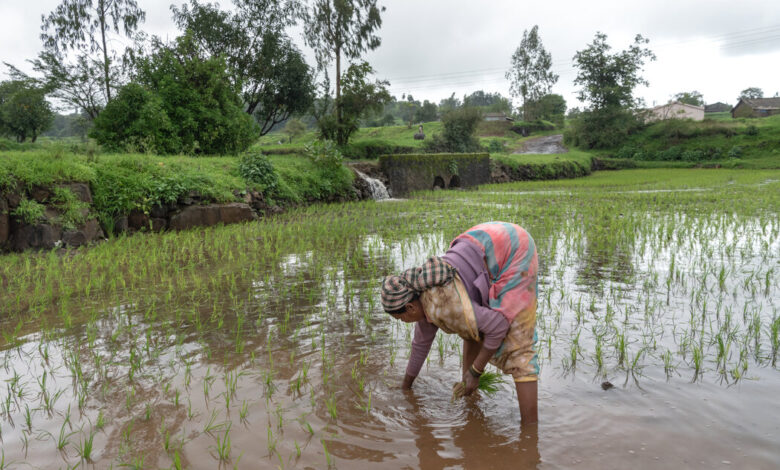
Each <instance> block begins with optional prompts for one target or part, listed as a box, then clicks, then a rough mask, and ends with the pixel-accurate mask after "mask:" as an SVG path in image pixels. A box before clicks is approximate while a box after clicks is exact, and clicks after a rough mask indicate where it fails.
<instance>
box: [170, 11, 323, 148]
mask: <svg viewBox="0 0 780 470" xmlns="http://www.w3.org/2000/svg"><path fill="white" fill-rule="evenodd" d="M233 4H234V5H235V7H236V8H235V11H233V12H229V11H223V10H220V9H219V7H218V5H216V4H208V3H207V4H201V3H198V2H197V0H191V1H190V5H189V6H188V5H183V6H182V7H181V8H176V7H172V10H173V16H174V20H175V21H176V23H177V24H178V25H179V27H180V28H182V29H184V30H185V31H186V32H187V33H188V34H189V35H191V36H192V37H193V38H194V39H195V44H196V45H197V47H198V48H199V49H200V53H201V54H203V55H206V56H210V57H220V56H221V57H223V58H224V59H225V61H226V63H227V65H228V67H229V68H230V73H229V74H228V78H229V80H230V82H231V83H232V84H233V86H234V87H235V88H236V89H240V90H241V98H242V100H243V102H244V106H245V110H246V112H247V113H248V114H250V115H253V116H255V118H256V119H257V122H258V123H259V124H260V135H264V134H266V133H268V132H270V131H271V129H273V128H274V126H275V125H276V124H279V123H282V122H284V121H286V120H287V119H289V118H290V116H292V115H296V114H302V113H304V112H305V111H307V110H308V108H309V107H310V106H311V105H312V100H313V99H314V85H313V75H312V70H311V68H310V67H309V66H308V65H307V64H306V61H305V60H304V58H303V55H302V54H301V52H300V51H299V50H298V49H297V48H296V47H295V46H294V45H293V43H292V41H291V40H290V38H289V37H288V36H287V35H286V34H285V32H284V30H285V27H287V26H289V25H290V24H292V23H293V21H294V18H295V14H296V11H297V7H296V3H293V2H279V1H276V0H233Z"/></svg>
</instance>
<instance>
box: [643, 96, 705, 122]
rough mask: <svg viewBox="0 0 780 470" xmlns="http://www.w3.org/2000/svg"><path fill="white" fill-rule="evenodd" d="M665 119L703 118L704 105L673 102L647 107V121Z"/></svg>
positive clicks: (699, 119) (696, 119)
mask: <svg viewBox="0 0 780 470" xmlns="http://www.w3.org/2000/svg"><path fill="white" fill-rule="evenodd" d="M666 119H693V120H694V121H703V120H704V106H694V105H692V104H685V103H680V102H679V101H675V102H674V103H667V104H662V105H661V106H656V107H655V108H652V109H649V110H648V113H647V120H648V121H649V122H654V121H663V120H666Z"/></svg>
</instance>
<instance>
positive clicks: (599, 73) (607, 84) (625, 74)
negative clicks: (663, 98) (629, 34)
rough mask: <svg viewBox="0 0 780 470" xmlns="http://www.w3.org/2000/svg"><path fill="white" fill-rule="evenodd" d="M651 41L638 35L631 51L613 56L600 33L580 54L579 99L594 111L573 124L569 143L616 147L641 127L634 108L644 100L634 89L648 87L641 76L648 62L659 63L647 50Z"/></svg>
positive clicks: (569, 131) (575, 61) (587, 146)
mask: <svg viewBox="0 0 780 470" xmlns="http://www.w3.org/2000/svg"><path fill="white" fill-rule="evenodd" d="M648 42H649V41H648V40H647V39H645V38H643V37H642V36H641V35H637V36H636V37H635V38H634V43H633V44H632V45H631V46H630V47H629V48H628V49H627V50H624V51H620V52H616V53H611V52H610V49H611V47H610V46H609V44H607V36H606V35H605V34H603V33H601V32H599V33H596V37H595V39H594V40H593V42H592V43H591V44H589V45H588V46H587V47H586V48H585V49H583V50H581V51H577V53H576V54H575V55H574V65H575V66H576V67H577V68H578V69H579V70H578V72H577V77H576V78H575V80H574V84H575V85H580V87H581V88H580V90H579V91H578V94H577V98H578V99H579V100H580V101H583V102H587V103H588V104H589V105H590V108H589V109H587V110H586V111H585V112H582V113H581V114H580V115H579V118H578V119H577V120H576V121H575V122H573V124H572V126H571V128H570V129H569V130H568V132H567V133H566V135H565V137H566V140H567V142H569V143H570V144H574V145H578V146H581V147H586V148H611V147H616V146H619V145H621V144H622V143H623V142H624V141H625V139H626V137H627V136H628V135H629V134H630V133H632V132H633V131H634V130H635V129H636V128H637V127H638V126H639V124H640V123H639V121H638V120H637V118H636V115H635V113H634V112H633V109H635V108H636V107H637V106H638V105H639V103H640V100H638V99H636V98H635V97H634V89H635V88H636V87H637V86H638V85H640V84H645V85H647V84H648V82H647V80H645V79H644V78H642V76H641V71H642V68H643V67H644V63H645V61H646V60H655V55H654V54H653V52H652V51H651V50H650V49H648V48H646V47H645V45H646V44H647V43H648Z"/></svg>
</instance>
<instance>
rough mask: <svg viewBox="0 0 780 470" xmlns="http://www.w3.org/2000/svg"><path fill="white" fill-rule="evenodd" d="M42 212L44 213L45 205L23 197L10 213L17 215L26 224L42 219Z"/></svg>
mask: <svg viewBox="0 0 780 470" xmlns="http://www.w3.org/2000/svg"><path fill="white" fill-rule="evenodd" d="M44 214H46V206H44V205H43V204H40V203H39V202H37V201H35V200H33V199H27V198H23V199H22V200H21V201H20V202H19V207H17V208H16V209H14V210H13V211H11V215H13V216H15V217H18V218H19V219H20V220H22V221H23V222H24V223H26V224H34V223H37V222H39V221H41V220H43V218H44Z"/></svg>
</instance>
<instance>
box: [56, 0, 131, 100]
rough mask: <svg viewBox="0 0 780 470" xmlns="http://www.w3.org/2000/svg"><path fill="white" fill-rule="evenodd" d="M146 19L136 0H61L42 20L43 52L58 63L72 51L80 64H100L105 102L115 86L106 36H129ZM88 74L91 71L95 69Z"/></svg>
mask: <svg viewBox="0 0 780 470" xmlns="http://www.w3.org/2000/svg"><path fill="white" fill-rule="evenodd" d="M145 19H146V13H145V12H144V11H143V10H141V9H140V8H138V4H137V3H136V1H135V0H62V3H60V4H59V6H57V8H55V9H54V11H52V12H51V13H50V14H49V15H48V16H46V17H44V18H43V23H42V24H41V39H42V40H43V43H44V47H45V49H46V51H48V52H50V53H54V55H55V56H57V57H58V59H59V60H60V61H61V60H62V57H63V56H62V55H61V53H64V52H67V51H74V52H77V53H78V55H79V57H80V59H79V60H92V61H94V62H99V63H100V68H101V69H102V70H101V73H102V77H101V80H100V81H101V82H102V83H101V84H102V86H103V89H104V91H105V101H106V102H108V101H111V88H112V87H113V86H115V80H114V78H115V75H114V74H112V71H111V69H112V67H113V64H112V62H114V61H115V60H116V57H115V53H114V51H113V50H112V49H110V46H109V44H110V43H111V38H110V37H109V35H110V34H111V33H112V31H113V33H114V34H119V33H120V30H121V31H122V33H123V34H124V35H125V36H128V37H129V36H132V35H133V33H135V31H136V30H137V29H138V25H139V24H140V23H143V21H144V20H145ZM96 54H97V57H96V56H95V55H96ZM89 70H91V71H92V70H94V66H93V67H91V68H89ZM93 73H94V72H93ZM94 78H95V77H93V79H94ZM60 85H61V84H60Z"/></svg>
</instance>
